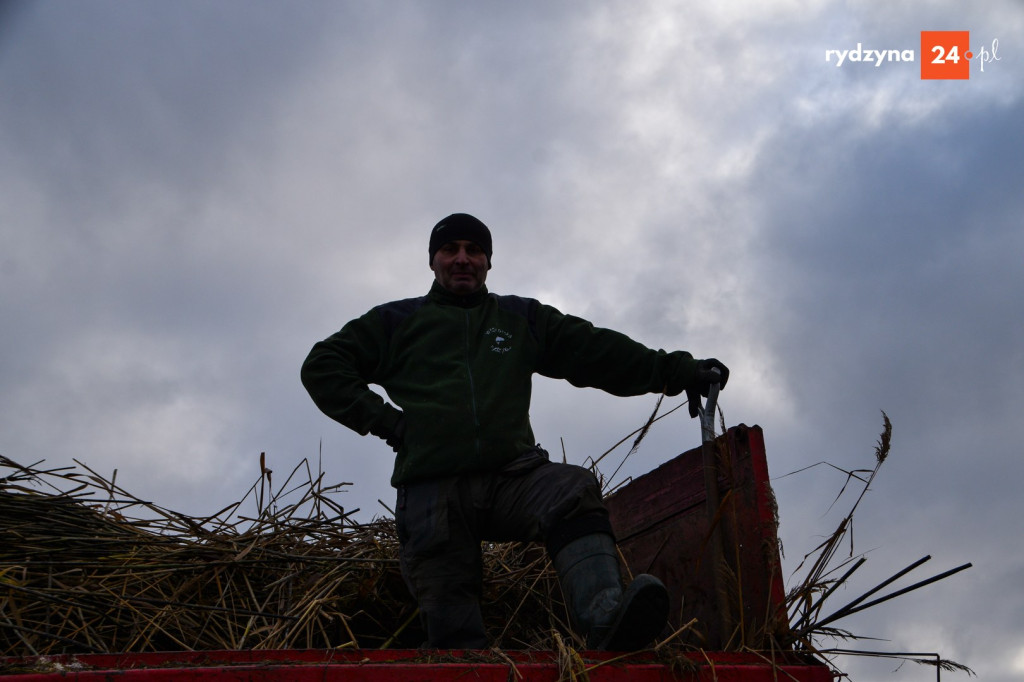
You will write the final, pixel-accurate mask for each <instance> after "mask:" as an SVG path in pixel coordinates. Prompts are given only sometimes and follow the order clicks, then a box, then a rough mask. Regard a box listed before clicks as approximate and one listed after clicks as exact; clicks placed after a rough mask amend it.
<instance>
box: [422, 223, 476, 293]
mask: <svg viewBox="0 0 1024 682" xmlns="http://www.w3.org/2000/svg"><path fill="white" fill-rule="evenodd" d="M428 251H429V254H430V269H431V270H433V271H434V278H435V279H436V280H437V281H438V283H439V284H440V285H441V286H443V287H444V288H445V289H447V290H448V291H450V292H452V293H453V294H459V295H461V296H464V295H466V294H471V293H473V292H474V291H477V290H478V289H479V288H480V287H482V286H483V285H484V282H485V281H486V279H487V271H488V270H490V268H491V232H490V230H488V229H487V226H486V225H484V224H483V223H482V222H480V221H479V220H477V219H476V218H474V217H473V216H471V215H468V214H466V213H453V214H452V215H450V216H448V217H447V218H444V219H443V220H441V221H440V222H439V223H438V224H437V225H435V226H434V229H433V230H432V231H431V233H430V245H429V247H428Z"/></svg>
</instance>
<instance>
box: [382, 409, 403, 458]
mask: <svg viewBox="0 0 1024 682" xmlns="http://www.w3.org/2000/svg"><path fill="white" fill-rule="evenodd" d="M404 439H405V415H404V414H403V415H402V416H401V417H399V418H398V423H397V424H395V430H394V431H392V432H391V435H389V436H388V437H387V438H385V439H384V442H385V443H387V444H388V447H389V448H391V449H392V450H394V451H395V452H396V453H397V452H398V448H399V447H401V445H402V441H403V440H404Z"/></svg>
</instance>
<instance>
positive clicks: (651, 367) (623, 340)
mask: <svg viewBox="0 0 1024 682" xmlns="http://www.w3.org/2000/svg"><path fill="white" fill-rule="evenodd" d="M536 330H537V337H538V342H539V344H540V347H541V354H540V362H539V366H538V370H537V371H538V373H539V374H542V375H544V376H547V377H551V378H554V379H566V380H567V381H569V383H571V384H572V385H574V386H581V387H582V386H586V387H590V388H599V389H601V390H603V391H607V392H608V393H611V394H613V395H618V396H631V395H642V394H644V393H661V392H663V391H664V392H665V393H666V394H667V395H678V394H679V393H682V392H683V391H684V390H686V389H687V388H689V387H691V386H692V385H693V383H694V378H695V373H696V367H697V363H696V360H694V359H693V356H692V355H690V354H689V353H687V352H686V351H681V350H679V351H674V352H671V353H666V352H665V351H664V350H654V349H651V348H648V347H647V346H644V345H643V344H641V343H638V342H636V341H634V340H633V339H631V338H629V337H628V336H626V335H625V334H622V333H621V332H617V331H614V330H611V329H603V328H601V327H595V326H594V325H593V324H591V323H590V322H588V321H587V320H584V319H582V318H579V317H574V316H572V315H564V314H563V313H561V312H559V311H558V310H556V309H555V308H552V307H551V306H547V305H543V304H541V305H540V306H539V308H538V311H537V322H536Z"/></svg>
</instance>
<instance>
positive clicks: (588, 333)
mask: <svg viewBox="0 0 1024 682" xmlns="http://www.w3.org/2000/svg"><path fill="white" fill-rule="evenodd" d="M428 254H429V258H430V261H429V262H430V269H431V270H433V272H434V282H433V284H432V286H431V288H430V291H429V293H428V294H427V295H426V296H423V297H420V298H410V299H405V300H400V301H394V302H391V303H385V304H383V305H380V306H377V307H376V308H373V309H372V310H370V311H369V312H368V313H366V314H365V315H363V316H362V317H359V318H358V319H355V320H352V321H351V322H349V323H348V324H346V325H345V326H344V327H343V328H342V329H341V331H339V332H338V333H336V334H334V335H333V336H331V337H330V338H328V339H325V340H324V341H321V342H319V343H317V344H316V345H315V346H313V349H312V350H311V351H310V353H309V356H308V357H307V358H306V361H305V363H304V364H303V366H302V382H303V385H304V386H305V387H306V390H307V391H309V394H310V396H311V397H312V398H313V400H314V402H315V403H316V405H317V406H318V407H319V408H320V409H321V410H322V411H323V412H324V413H325V414H327V415H328V416H329V417H331V418H333V419H335V420H337V421H339V422H341V423H342V424H344V425H345V426H347V427H349V428H351V429H353V430H355V431H357V432H358V433H360V434H362V435H366V434H367V433H370V434H373V435H375V436H378V437H379V438H382V439H384V440H385V441H386V442H387V444H388V445H389V446H391V448H392V449H393V450H394V451H395V453H396V457H395V467H394V472H393V474H392V477H391V483H392V485H393V486H395V488H397V490H398V501H397V506H396V509H395V517H396V518H395V521H396V525H397V529H398V537H399V542H400V544H401V549H400V563H401V568H402V575H403V577H404V578H405V581H406V583H407V584H408V586H409V589H410V590H411V592H412V594H413V595H414V596H415V598H416V600H417V602H418V604H419V606H420V612H421V617H422V620H423V623H424V625H425V627H426V630H427V645H428V646H431V647H437V648H483V647H486V646H487V637H486V634H485V632H484V627H483V620H482V617H481V613H480V605H479V598H480V592H481V582H482V577H481V550H480V543H481V541H484V540H487V541H497V542H500V541H512V540H517V541H537V542H543V543H545V546H546V548H547V551H548V553H549V555H550V557H551V560H552V563H553V565H554V568H555V570H556V572H557V574H558V576H559V582H560V584H561V586H562V591H563V593H564V595H565V597H566V603H567V605H568V608H569V611H570V617H571V620H572V624H573V627H574V629H575V630H576V631H577V633H578V634H579V635H581V636H582V637H583V638H584V639H585V640H586V643H587V646H588V647H589V648H594V649H607V650H636V649H641V648H643V647H644V646H646V645H647V644H649V643H650V642H651V641H652V640H653V639H654V638H655V637H657V636H658V634H659V633H660V632H661V630H662V629H663V628H664V626H665V622H666V619H667V616H668V603H669V599H668V594H667V592H666V591H665V587H664V586H663V585H662V584H661V582H660V581H659V580H658V579H657V578H654V577H653V576H649V575H639V576H637V577H636V578H635V579H634V580H633V582H632V583H631V584H630V585H629V587H628V588H627V589H625V590H623V588H622V581H621V576H620V572H619V563H618V554H617V552H616V549H615V540H614V536H613V533H612V528H611V524H610V523H609V520H608V512H607V511H606V509H605V507H604V504H603V502H602V499H601V490H600V487H599V484H598V482H597V479H596V478H595V476H594V475H593V474H592V473H591V472H590V471H588V470H587V469H584V468H583V467H579V466H575V465H570V464H563V463H556V462H551V461H549V459H548V455H547V452H545V451H544V450H543V449H541V447H540V446H539V445H538V444H537V443H536V441H535V440H534V436H533V430H532V428H531V426H530V420H529V406H530V392H531V382H532V376H533V374H535V373H536V374H541V375H543V376H547V377H552V378H558V379H566V380H568V381H569V382H570V383H572V384H573V385H575V386H589V387H594V388H600V389H603V390H605V391H607V392H609V393H612V394H614V395H622V396H628V395H642V394H644V393H651V392H656V393H660V392H664V393H666V394H668V395H677V394H679V393H681V392H682V391H688V392H690V395H691V396H696V392H700V393H702V394H704V395H707V392H708V389H709V386H710V384H711V383H712V382H719V381H720V383H721V385H722V386H723V387H724V385H725V382H726V381H727V380H728V376H729V372H728V369H727V368H726V367H725V366H724V365H723V364H722V363H720V362H718V361H717V360H713V359H709V360H699V361H698V360H694V359H693V357H692V356H691V355H690V354H689V353H686V352H684V351H676V352H673V353H666V352H665V351H660V350H659V351H655V350H652V349H650V348H647V347H645V346H642V345H641V344H639V343H637V342H635V341H633V340H631V339H630V338H628V337H627V336H625V335H623V334H620V333H618V332H615V331H611V330H608V329H599V328H595V327H594V326H593V325H592V324H590V323H589V322H587V321H586V320H582V319H580V318H577V317H572V316H570V315H563V314H562V313H561V312H559V311H558V310H556V309H554V308H552V307H550V306H547V305H543V304H541V303H539V302H538V301H535V300H533V299H528V298H520V297H517V296H497V295H495V294H491V293H489V292H488V291H487V287H486V286H485V284H484V283H485V281H486V279H487V273H488V271H489V270H490V268H491V255H492V248H491V233H490V231H489V230H488V229H487V227H486V226H485V225H484V224H483V223H482V222H481V221H479V220H478V219H476V218H474V217H473V216H470V215H467V214H465V213H456V214H453V215H450V216H448V217H447V218H445V219H443V220H441V221H440V222H439V223H437V225H435V226H434V229H433V231H432V232H431V235H430V241H429V245H428ZM713 370H717V371H718V372H719V373H720V374H715V373H714V371H713ZM369 384H376V385H379V386H381V387H383V388H384V390H385V391H386V392H387V395H388V397H389V398H390V399H391V401H392V402H393V403H394V405H392V404H391V403H388V402H386V401H385V400H384V399H382V398H381V397H380V396H379V395H378V394H376V393H374V392H373V391H371V390H370V389H369V388H368V385H369ZM395 406H397V407H395ZM691 413H693V410H691Z"/></svg>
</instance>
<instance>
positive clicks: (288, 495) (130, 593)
mask: <svg viewBox="0 0 1024 682" xmlns="http://www.w3.org/2000/svg"><path fill="white" fill-rule="evenodd" d="M78 466H79V467H80V468H60V469H43V468H40V467H39V465H38V464H36V465H32V466H23V465H20V464H18V463H16V462H13V461H11V460H9V459H7V458H4V457H0V655H3V656H20V655H42V654H54V653H84V652H94V651H95V652H120V651H133V652H142V651H171V650H213V649H243V648H244V649H273V648H322V647H339V646H345V647H361V648H389V647H395V648H397V647H402V648H415V647H417V646H419V645H420V644H421V643H422V641H423V639H424V634H423V631H422V630H421V628H420V626H419V619H418V618H417V610H416V605H415V603H414V601H413V600H412V598H411V596H410V595H409V593H408V592H407V590H406V587H405V585H404V583H403V581H402V578H401V575H400V572H399V568H398V560H397V549H398V542H397V539H396V536H395V529H394V521H393V519H391V518H387V517H384V518H377V519H375V520H373V521H372V522H370V523H356V522H355V521H353V520H352V518H351V513H346V512H345V510H344V509H343V508H341V507H340V506H338V505H337V503H336V502H335V501H334V500H332V497H331V495H330V493H331V492H334V491H336V490H337V489H338V488H339V487H341V486H343V485H346V484H340V485H337V486H325V485H324V484H323V475H322V474H320V475H313V473H312V472H311V471H310V469H309V467H308V464H307V463H303V464H302V465H300V467H298V468H296V470H294V471H293V472H292V474H291V476H289V478H288V480H287V481H286V482H285V483H284V484H283V485H282V486H281V487H280V489H278V490H277V491H276V492H274V491H273V490H272V486H271V480H272V475H271V472H270V470H269V469H267V468H266V466H265V464H264V462H263V461H262V458H261V475H260V479H259V481H258V482H257V483H256V484H255V485H254V486H253V487H252V489H250V491H249V493H248V494H247V495H246V496H245V498H243V500H242V501H239V502H237V503H235V504H232V505H230V506H229V507H227V508H225V509H224V510H223V511H222V512H220V513H218V514H215V515H213V516H210V517H207V518H192V517H189V516H186V515H184V514H181V513H178V512H173V511H170V510H167V509H164V508H162V507H159V506H157V505H154V504H152V503H149V502H145V501H143V500H140V499H137V498H135V497H134V496H132V495H131V494H129V493H128V492H127V491H125V490H123V489H122V488H120V487H119V486H117V485H116V482H115V481H116V472H115V475H114V477H113V479H112V480H107V479H105V478H104V477H102V476H100V475H98V474H97V473H96V472H94V471H92V470H91V469H89V468H88V467H86V466H85V465H83V464H81V463H78ZM296 479H301V480H300V481H299V482H298V483H295V480H296ZM247 505H248V506H250V507H252V506H255V512H254V513H253V512H250V514H249V516H246V515H245V514H244V511H243V510H244V509H245V508H246V506H247ZM485 550H486V551H485V593H484V600H485V602H486V608H485V610H484V613H485V617H486V618H487V619H488V623H487V624H488V630H489V632H490V633H491V634H492V636H495V637H497V642H498V643H499V645H504V646H506V647H508V648H550V642H551V638H552V636H553V634H554V633H556V632H561V634H562V635H564V636H565V637H567V638H569V637H570V635H569V634H568V631H567V629H566V628H565V625H564V620H565V617H564V607H562V605H561V593H560V592H559V590H558V588H557V585H556V582H555V579H554V576H553V573H552V572H551V570H550V568H549V565H548V562H547V560H546V558H545V556H544V554H543V552H540V551H537V550H535V549H531V548H529V547H527V546H520V545H515V544H507V545H492V546H488V547H486V548H485ZM557 611H561V612H562V614H561V615H558V614H557V613H556V612H557Z"/></svg>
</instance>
